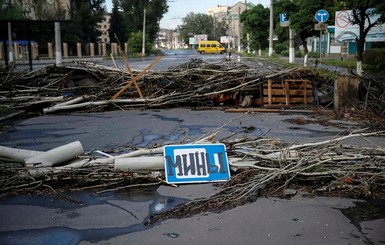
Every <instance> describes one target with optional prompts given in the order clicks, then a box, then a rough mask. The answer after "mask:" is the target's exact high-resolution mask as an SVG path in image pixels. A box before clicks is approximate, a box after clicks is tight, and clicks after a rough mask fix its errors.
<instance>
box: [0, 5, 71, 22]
mask: <svg viewBox="0 0 385 245" xmlns="http://www.w3.org/2000/svg"><path fill="white" fill-rule="evenodd" d="M2 20H3V21H69V20H71V0H0V21H2Z"/></svg>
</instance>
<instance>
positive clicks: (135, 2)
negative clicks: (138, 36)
mask: <svg viewBox="0 0 385 245" xmlns="http://www.w3.org/2000/svg"><path fill="white" fill-rule="evenodd" d="M121 7H122V9H123V23H122V25H124V37H123V41H126V40H128V39H129V35H131V33H137V32H140V31H143V17H144V9H146V36H147V37H148V39H149V40H151V43H152V42H153V41H154V40H155V37H156V35H157V33H158V31H159V21H160V20H161V19H162V17H163V15H164V14H165V13H166V12H167V10H168V5H167V0H121ZM141 42H142V41H140V43H141Z"/></svg>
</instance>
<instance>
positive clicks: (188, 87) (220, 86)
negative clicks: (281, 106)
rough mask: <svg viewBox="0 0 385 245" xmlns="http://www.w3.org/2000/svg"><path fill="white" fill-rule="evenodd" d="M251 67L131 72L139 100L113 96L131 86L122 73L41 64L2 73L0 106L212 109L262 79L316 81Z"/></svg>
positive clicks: (132, 95)
mask: <svg viewBox="0 0 385 245" xmlns="http://www.w3.org/2000/svg"><path fill="white" fill-rule="evenodd" d="M257 65H258V64H256V63H251V62H250V63H247V64H246V63H241V62H239V63H232V62H222V63H215V64H210V63H205V62H203V61H200V60H192V61H190V62H188V63H185V64H181V65H179V66H175V67H171V68H169V69H168V70H166V71H147V72H146V73H145V74H144V75H143V76H142V75H141V76H138V74H140V73H138V72H133V73H134V76H138V77H141V78H140V79H138V81H137V83H138V86H139V87H140V90H141V91H142V92H143V96H144V98H139V96H138V91H137V90H136V89H135V87H134V86H131V87H128V88H127V89H126V90H124V91H123V92H122V93H121V94H119V96H118V97H117V98H115V97H116V96H115V95H117V93H118V92H119V91H120V90H121V89H122V88H124V87H125V86H127V83H131V80H132V79H131V76H130V74H129V73H128V72H127V71H126V70H119V69H115V68H110V67H106V66H102V65H96V64H88V63H85V64H83V63H82V64H78V65H73V66H66V67H57V66H47V67H44V68H40V69H38V70H35V71H32V72H27V73H7V74H3V75H2V77H1V78H2V82H1V83H0V102H1V103H2V105H3V106H6V107H9V108H13V109H26V110H27V111H33V112H36V111H37V112H40V113H55V112H58V111H65V110H67V111H68V110H83V111H84V110H87V111H88V110H93V111H99V110H109V109H115V110H116V109H125V108H132V107H146V108H155V107H170V106H176V105H212V104H215V103H216V104H219V103H223V102H226V101H229V100H231V101H232V103H234V104H237V103H239V102H240V100H241V99H242V98H241V96H242V94H243V93H245V92H250V91H254V95H256V96H260V84H261V82H263V80H264V79H267V78H271V77H283V76H288V77H293V78H301V77H304V78H309V77H311V78H314V80H317V79H319V78H315V77H314V75H312V73H311V72H310V71H309V70H306V69H301V68H291V69H283V68H281V67H278V66H272V65H271V66H268V67H267V68H266V67H264V66H262V65H261V66H260V67H256V66H257ZM0 76H1V75H0ZM312 80H313V79H312ZM112 98H114V99H112Z"/></svg>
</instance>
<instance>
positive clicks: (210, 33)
mask: <svg viewBox="0 0 385 245" xmlns="http://www.w3.org/2000/svg"><path fill="white" fill-rule="evenodd" d="M182 21H183V24H182V25H181V26H179V32H180V36H181V39H182V40H185V41H186V42H187V40H188V38H189V37H191V36H193V35H201V34H206V35H207V38H208V39H209V40H217V41H219V40H220V37H221V36H224V35H226V26H225V23H224V22H217V21H216V20H215V19H214V18H213V17H212V16H210V15H207V14H201V13H198V14H196V13H192V12H191V13H189V14H187V16H186V17H184V18H183V19H182Z"/></svg>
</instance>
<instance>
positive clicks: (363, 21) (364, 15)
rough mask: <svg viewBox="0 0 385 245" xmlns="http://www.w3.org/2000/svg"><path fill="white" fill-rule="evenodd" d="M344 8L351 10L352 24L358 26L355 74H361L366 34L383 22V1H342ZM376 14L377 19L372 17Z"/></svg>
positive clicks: (384, 14)
mask: <svg viewBox="0 0 385 245" xmlns="http://www.w3.org/2000/svg"><path fill="white" fill-rule="evenodd" d="M344 3H345V8H346V9H350V10H352V19H351V20H350V22H351V23H352V24H357V25H358V26H359V36H358V38H357V40H356V41H357V74H358V75H359V76H362V75H363V69H362V62H363V53H364V48H365V41H366V36H367V35H368V33H369V31H370V30H371V29H372V28H373V27H375V26H377V25H381V24H383V23H385V2H384V1H377V0H349V1H344ZM375 16H378V18H377V19H375V18H373V17H375Z"/></svg>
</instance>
